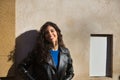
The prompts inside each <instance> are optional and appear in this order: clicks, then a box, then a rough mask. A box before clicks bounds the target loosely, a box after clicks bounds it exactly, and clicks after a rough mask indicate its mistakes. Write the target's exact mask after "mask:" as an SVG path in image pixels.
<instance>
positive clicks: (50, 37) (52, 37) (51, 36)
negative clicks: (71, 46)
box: [45, 26, 58, 44]
mask: <svg viewBox="0 0 120 80" xmlns="http://www.w3.org/2000/svg"><path fill="white" fill-rule="evenodd" d="M45 39H46V40H47V41H48V42H50V43H53V44H55V43H56V42H58V35H57V32H56V30H55V28H54V27H52V26H48V27H47V28H46V31H45Z"/></svg>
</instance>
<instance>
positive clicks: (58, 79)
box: [19, 47, 74, 80]
mask: <svg viewBox="0 0 120 80" xmlns="http://www.w3.org/2000/svg"><path fill="white" fill-rule="evenodd" d="M33 57H34V56H33V55H31V56H29V57H27V58H26V59H25V60H24V62H22V63H21V65H20V66H19V68H21V69H24V73H27V76H28V77H29V78H31V76H32V78H33V79H32V78H31V80H71V79H72V78H73V76H74V73H73V72H74V71H73V66H72V59H71V56H70V52H69V50H68V49H67V48H63V47H60V55H59V65H58V68H56V67H55V66H54V63H53V60H52V58H50V59H49V61H48V62H39V61H38V60H37V61H34V59H37V57H34V58H33ZM31 64H32V65H33V67H32V74H30V73H28V69H29V66H30V65H31Z"/></svg>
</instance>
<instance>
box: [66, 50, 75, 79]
mask: <svg viewBox="0 0 120 80" xmlns="http://www.w3.org/2000/svg"><path fill="white" fill-rule="evenodd" d="M67 56H68V66H67V70H66V76H65V80H71V79H72V78H73V76H74V70H73V65H72V63H73V61H72V58H71V56H70V52H69V50H68V55H67Z"/></svg>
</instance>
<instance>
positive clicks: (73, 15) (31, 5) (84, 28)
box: [16, 0, 120, 80]
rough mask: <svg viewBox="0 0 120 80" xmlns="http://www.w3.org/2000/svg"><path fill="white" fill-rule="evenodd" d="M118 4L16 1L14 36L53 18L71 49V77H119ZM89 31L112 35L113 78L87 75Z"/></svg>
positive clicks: (77, 79) (87, 79) (83, 0)
mask: <svg viewBox="0 0 120 80" xmlns="http://www.w3.org/2000/svg"><path fill="white" fill-rule="evenodd" d="M119 3H120V1H119V0H16V37H18V36H19V35H21V34H22V33H24V32H26V31H28V30H32V29H37V30H38V29H39V28H40V27H41V25H43V24H44V22H46V21H53V22H55V23H57V24H58V26H59V27H60V28H61V30H62V33H63V37H64V41H65V43H66V45H67V47H68V48H69V49H70V52H71V55H72V58H73V65H74V70H75V76H74V79H73V80H119V79H118V78H119V76H120V62H119V61H120V53H119V48H120V36H119V35H120V27H119V26H120V15H119V14H120V6H119ZM90 34H113V77H112V78H108V77H97V78H91V77H89V54H90ZM98 46H99V45H98Z"/></svg>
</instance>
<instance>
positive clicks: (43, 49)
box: [35, 21, 65, 61]
mask: <svg viewBox="0 0 120 80" xmlns="http://www.w3.org/2000/svg"><path fill="white" fill-rule="evenodd" d="M48 26H52V27H53V28H54V29H55V30H56V32H57V35H58V46H59V47H65V45H64V42H63V38H62V34H61V30H60V29H59V27H58V26H57V25H56V24H55V23H53V22H50V21H49V22H46V23H45V24H44V25H43V26H42V27H41V28H40V31H39V34H38V38H37V44H36V50H35V51H36V52H37V53H38V55H39V58H40V59H41V60H45V61H46V59H47V57H49V56H50V54H49V50H50V49H51V43H50V42H48V41H47V40H46V39H45V34H46V33H45V31H46V29H47V27H48Z"/></svg>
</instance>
